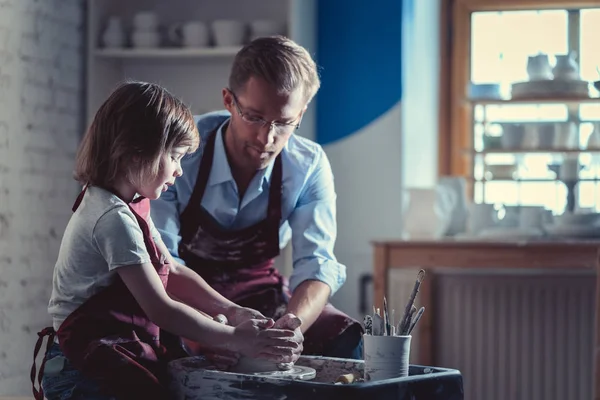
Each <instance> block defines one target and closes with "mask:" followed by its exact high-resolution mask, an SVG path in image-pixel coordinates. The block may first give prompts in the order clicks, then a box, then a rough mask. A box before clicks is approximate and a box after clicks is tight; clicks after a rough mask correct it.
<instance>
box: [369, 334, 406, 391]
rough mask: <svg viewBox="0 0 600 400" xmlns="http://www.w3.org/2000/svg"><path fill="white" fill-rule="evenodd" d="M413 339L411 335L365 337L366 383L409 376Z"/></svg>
mask: <svg viewBox="0 0 600 400" xmlns="http://www.w3.org/2000/svg"><path fill="white" fill-rule="evenodd" d="M411 338H412V336H411V335H406V336H373V335H363V340H364V354H365V381H379V380H382V379H394V378H401V377H405V376H408V367H409V360H410V340H411Z"/></svg>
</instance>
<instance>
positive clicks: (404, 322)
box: [399, 269, 425, 335]
mask: <svg viewBox="0 0 600 400" xmlns="http://www.w3.org/2000/svg"><path fill="white" fill-rule="evenodd" d="M423 279H425V270H424V269H422V270H420V271H419V273H418V274H417V280H416V281H415V286H414V287H413V291H412V293H411V294H410V298H409V299H408V303H407V304H406V308H405V309H404V316H403V317H402V320H401V321H400V325H399V326H400V327H402V328H404V327H406V326H407V325H408V327H410V319H409V318H410V313H411V310H412V308H413V306H414V304H415V298H416V297H417V293H419V287H420V286H421V282H423ZM407 321H408V322H407ZM399 334H400V335H402V334H403V332H400V333H399Z"/></svg>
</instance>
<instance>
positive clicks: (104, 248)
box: [31, 82, 297, 400]
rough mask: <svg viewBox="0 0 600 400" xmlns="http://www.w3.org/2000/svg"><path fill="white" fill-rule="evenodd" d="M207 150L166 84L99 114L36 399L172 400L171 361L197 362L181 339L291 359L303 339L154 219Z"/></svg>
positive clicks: (80, 173) (81, 175)
mask: <svg viewBox="0 0 600 400" xmlns="http://www.w3.org/2000/svg"><path fill="white" fill-rule="evenodd" d="M198 145H199V135H198V131H197V129H196V126H195V123H194V120H193V117H192V115H191V113H190V111H189V110H188V109H187V108H186V107H185V106H184V105H183V103H182V102H181V101H180V100H178V99H177V98H175V97H173V96H172V95H171V94H170V93H169V92H167V91H166V90H165V89H163V88H161V87H160V86H158V85H155V84H150V83H143V82H127V83H124V84H122V85H120V86H119V87H118V88H117V89H116V90H115V91H114V92H113V93H112V94H111V95H110V97H109V98H108V99H107V100H106V101H105V103H104V104H103V105H102V106H101V107H100V109H99V110H98V112H97V114H96V116H95V118H94V120H93V122H92V124H91V126H90V128H89V130H88V132H87V134H86V135H85V137H84V138H83V141H82V144H81V146H80V148H79V151H78V154H77V161H76V171H75V177H76V179H77V180H78V181H79V182H81V183H82V184H84V185H85V188H84V189H83V191H82V192H81V194H80V195H79V197H78V198H77V200H76V201H75V204H74V206H73V212H74V213H73V215H72V217H71V219H70V221H69V223H68V225H67V227H66V230H65V233H64V236H63V239H62V243H61V246H60V251H59V255H58V260H57V262H56V266H55V269H54V276H53V287H52V296H51V298H50V302H49V305H48V311H49V313H50V314H51V316H52V318H53V327H52V328H46V329H44V330H43V331H42V332H40V333H39V334H38V335H39V339H38V343H37V344H36V349H35V353H37V352H38V350H39V348H40V346H41V341H42V340H43V337H44V336H46V335H48V336H49V339H48V348H47V351H46V355H45V357H44V361H43V362H42V365H41V367H40V376H38V381H40V380H41V382H40V383H41V388H40V390H39V391H38V390H36V389H35V386H34V389H33V390H34V396H35V397H36V399H43V397H44V393H43V390H42V388H43V389H45V391H46V396H47V398H48V399H49V400H53V399H58V398H60V399H65V398H77V399H79V398H85V399H99V398H102V399H108V398H118V399H146V400H148V399H164V398H168V393H167V391H166V388H165V377H166V376H165V373H166V363H167V361H169V360H171V359H173V358H176V357H181V356H186V353H185V352H184V351H183V347H182V346H181V341H180V340H179V338H178V336H181V337H184V338H186V339H188V340H191V341H193V342H197V343H200V344H201V345H202V346H204V347H208V348H211V349H215V350H216V351H217V352H224V353H228V352H229V353H228V354H241V355H245V356H250V357H259V358H265V359H268V360H271V361H275V362H288V361H289V360H290V359H291V357H292V353H293V349H294V348H295V347H296V346H297V345H296V344H295V343H294V342H292V341H290V340H288V339H287V338H289V337H292V336H293V332H292V331H289V330H280V329H269V328H271V327H272V326H273V320H269V319H266V318H265V317H264V316H262V314H260V313H259V312H257V311H255V310H252V309H248V308H242V307H239V306H237V305H236V304H234V303H232V302H230V301H228V300H226V299H225V298H223V297H222V296H220V295H219V294H218V293H217V292H216V291H214V290H213V289H211V288H210V287H209V286H208V285H207V284H206V282H205V281H204V280H203V279H202V278H200V276H198V275H197V274H196V273H194V272H192V271H191V270H189V269H188V268H186V267H184V266H182V265H179V264H176V263H173V262H172V258H171V256H170V255H169V252H168V251H167V250H166V247H165V245H164V244H163V243H162V241H161V239H160V235H159V234H158V232H157V231H156V229H155V228H154V225H153V223H152V220H151V219H150V216H149V210H150V208H149V200H150V199H157V198H158V197H159V196H160V195H161V193H162V192H164V191H166V190H167V188H168V186H170V185H172V184H173V183H174V181H175V179H176V178H177V177H179V176H181V174H182V170H181V165H180V161H181V158H182V157H183V156H184V155H185V154H188V153H191V152H193V151H195V150H196V149H197V147H198ZM199 310H201V311H199ZM202 312H205V313H206V314H203V313H202ZM207 314H208V315H212V316H216V315H217V314H223V315H225V316H226V317H227V318H228V320H229V323H230V324H231V325H232V326H229V325H225V324H221V323H218V322H215V321H213V320H212V318H210V317H207ZM34 361H35V356H34ZM41 376H43V380H42V379H41ZM31 378H32V380H34V379H35V363H34V365H33V368H32V375H31Z"/></svg>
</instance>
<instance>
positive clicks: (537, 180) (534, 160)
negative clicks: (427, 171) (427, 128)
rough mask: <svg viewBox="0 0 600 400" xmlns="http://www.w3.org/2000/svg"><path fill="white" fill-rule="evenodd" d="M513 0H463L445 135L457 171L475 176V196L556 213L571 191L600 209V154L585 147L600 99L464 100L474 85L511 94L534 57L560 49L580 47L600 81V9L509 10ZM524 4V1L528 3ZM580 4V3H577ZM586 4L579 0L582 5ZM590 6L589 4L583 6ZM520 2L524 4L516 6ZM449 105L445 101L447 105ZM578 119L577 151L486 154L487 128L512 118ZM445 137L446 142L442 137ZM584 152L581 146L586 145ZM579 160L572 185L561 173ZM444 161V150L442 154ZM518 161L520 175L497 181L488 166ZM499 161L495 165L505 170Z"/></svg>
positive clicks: (458, 4) (536, 6)
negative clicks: (568, 163)
mask: <svg viewBox="0 0 600 400" xmlns="http://www.w3.org/2000/svg"><path fill="white" fill-rule="evenodd" d="M506 3H507V2H503V1H492V0H488V1H482V0H480V1H478V0H456V1H455V4H454V10H453V11H454V13H453V18H452V20H451V22H450V24H451V27H450V28H451V30H452V38H453V42H452V48H451V54H450V57H449V58H450V61H451V62H450V63H449V64H448V65H447V67H448V69H449V70H450V72H449V73H447V74H446V76H447V79H448V80H449V81H450V85H449V91H450V102H451V109H450V113H449V115H448V119H449V121H447V123H446V124H444V121H441V123H440V126H450V132H449V133H446V132H444V131H442V132H441V135H444V134H449V136H450V139H449V140H446V141H445V143H448V146H447V147H448V148H447V149H444V148H440V151H442V152H443V151H448V153H449V154H448V155H447V156H446V157H447V158H449V159H450V163H449V170H448V171H441V172H442V173H450V174H453V175H464V176H468V177H469V178H470V179H471V181H472V185H471V190H472V195H473V199H474V200H475V201H476V202H485V203H503V204H507V205H519V204H520V205H543V206H545V207H547V208H548V209H551V210H552V211H553V212H554V213H555V214H560V213H562V212H563V211H565V209H566V208H567V205H568V196H567V194H568V193H569V190H572V191H573V193H574V199H575V201H574V204H572V205H571V206H574V207H575V208H581V209H587V208H592V209H594V210H595V211H600V202H599V201H598V200H599V199H600V181H599V179H600V152H593V151H587V149H586V145H587V141H588V138H589V136H590V134H591V133H592V131H593V130H594V126H597V128H596V129H600V101H598V102H587V103H578V102H577V103H565V102H561V101H556V102H554V101H552V102H542V103H534V102H531V103H511V102H498V103H496V104H478V103H474V104H468V105H467V104H465V99H467V98H468V87H469V83H470V82H472V83H474V84H487V83H497V84H500V87H501V93H502V94H503V96H505V97H509V94H510V87H511V85H512V83H514V82H521V81H527V80H528V74H527V60H528V57H529V56H532V55H536V54H539V53H544V54H548V55H549V57H550V61H551V63H552V64H553V63H554V55H557V54H569V53H570V52H573V54H574V56H575V57H576V60H577V62H578V64H579V67H580V76H581V79H582V80H587V81H598V80H600V51H599V50H598V39H597V38H600V8H587V9H575V10H573V9H567V8H566V6H567V5H570V4H574V2H572V1H571V2H562V4H560V2H549V1H545V2H543V3H544V5H545V6H547V5H548V3H553V4H551V5H552V6H553V9H543V8H542V4H541V3H542V2H540V1H535V0H530V1H529V2H527V3H528V4H522V5H521V6H520V7H515V5H514V3H515V2H509V5H510V6H511V8H512V9H503V8H502V7H506ZM523 3H525V2H523ZM578 3H581V2H578ZM578 5H579V4H578ZM584 5H585V4H584ZM515 8H520V9H515ZM443 106H446V107H447V104H446V105H443ZM567 121H575V124H576V127H577V131H578V147H577V149H574V150H572V151H570V152H567V153H564V152H559V151H544V148H537V149H535V150H532V151H526V150H519V151H514V152H513V151H497V152H485V151H481V150H483V149H484V146H483V145H484V143H483V141H484V134H490V132H492V134H493V133H494V131H495V130H496V131H497V130H498V129H500V131H501V129H502V128H501V127H502V124H508V123H525V124H527V123H532V122H539V123H560V122H567ZM441 142H444V141H443V140H441ZM579 150H581V151H579ZM573 158H574V159H577V160H578V161H579V164H580V166H581V168H582V169H581V171H580V172H579V182H577V183H576V184H575V183H572V184H569V182H563V181H561V180H559V179H557V174H558V170H559V169H560V165H561V164H562V163H564V162H565V160H566V159H573ZM442 159H443V155H442ZM490 165H491V166H494V165H501V166H511V165H512V166H513V167H514V174H513V173H512V172H511V173H510V174H508V176H504V177H501V178H500V179H491V178H490V176H491V175H490V173H489V171H490V170H491V169H492V167H489V166H490ZM499 168H500V167H497V168H496V170H499Z"/></svg>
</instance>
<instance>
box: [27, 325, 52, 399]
mask: <svg viewBox="0 0 600 400" xmlns="http://www.w3.org/2000/svg"><path fill="white" fill-rule="evenodd" d="M45 336H48V343H47V344H46V352H45V353H44V358H43V360H42V363H41V364H40V370H39V373H38V376H37V380H38V386H39V387H40V389H39V390H37V389H36V388H35V369H36V367H35V359H36V358H37V355H38V353H39V351H40V348H41V347H42V343H43V342H44V337H45ZM55 336H56V332H55V331H54V328H51V327H48V328H44V329H42V331H41V332H38V340H37V342H36V344H35V350H34V351H33V365H32V366H31V388H32V390H33V397H34V398H35V400H44V389H43V388H42V376H43V375H44V367H45V366H46V356H47V354H48V351H49V350H50V347H51V346H52V343H54V337H55Z"/></svg>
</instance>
